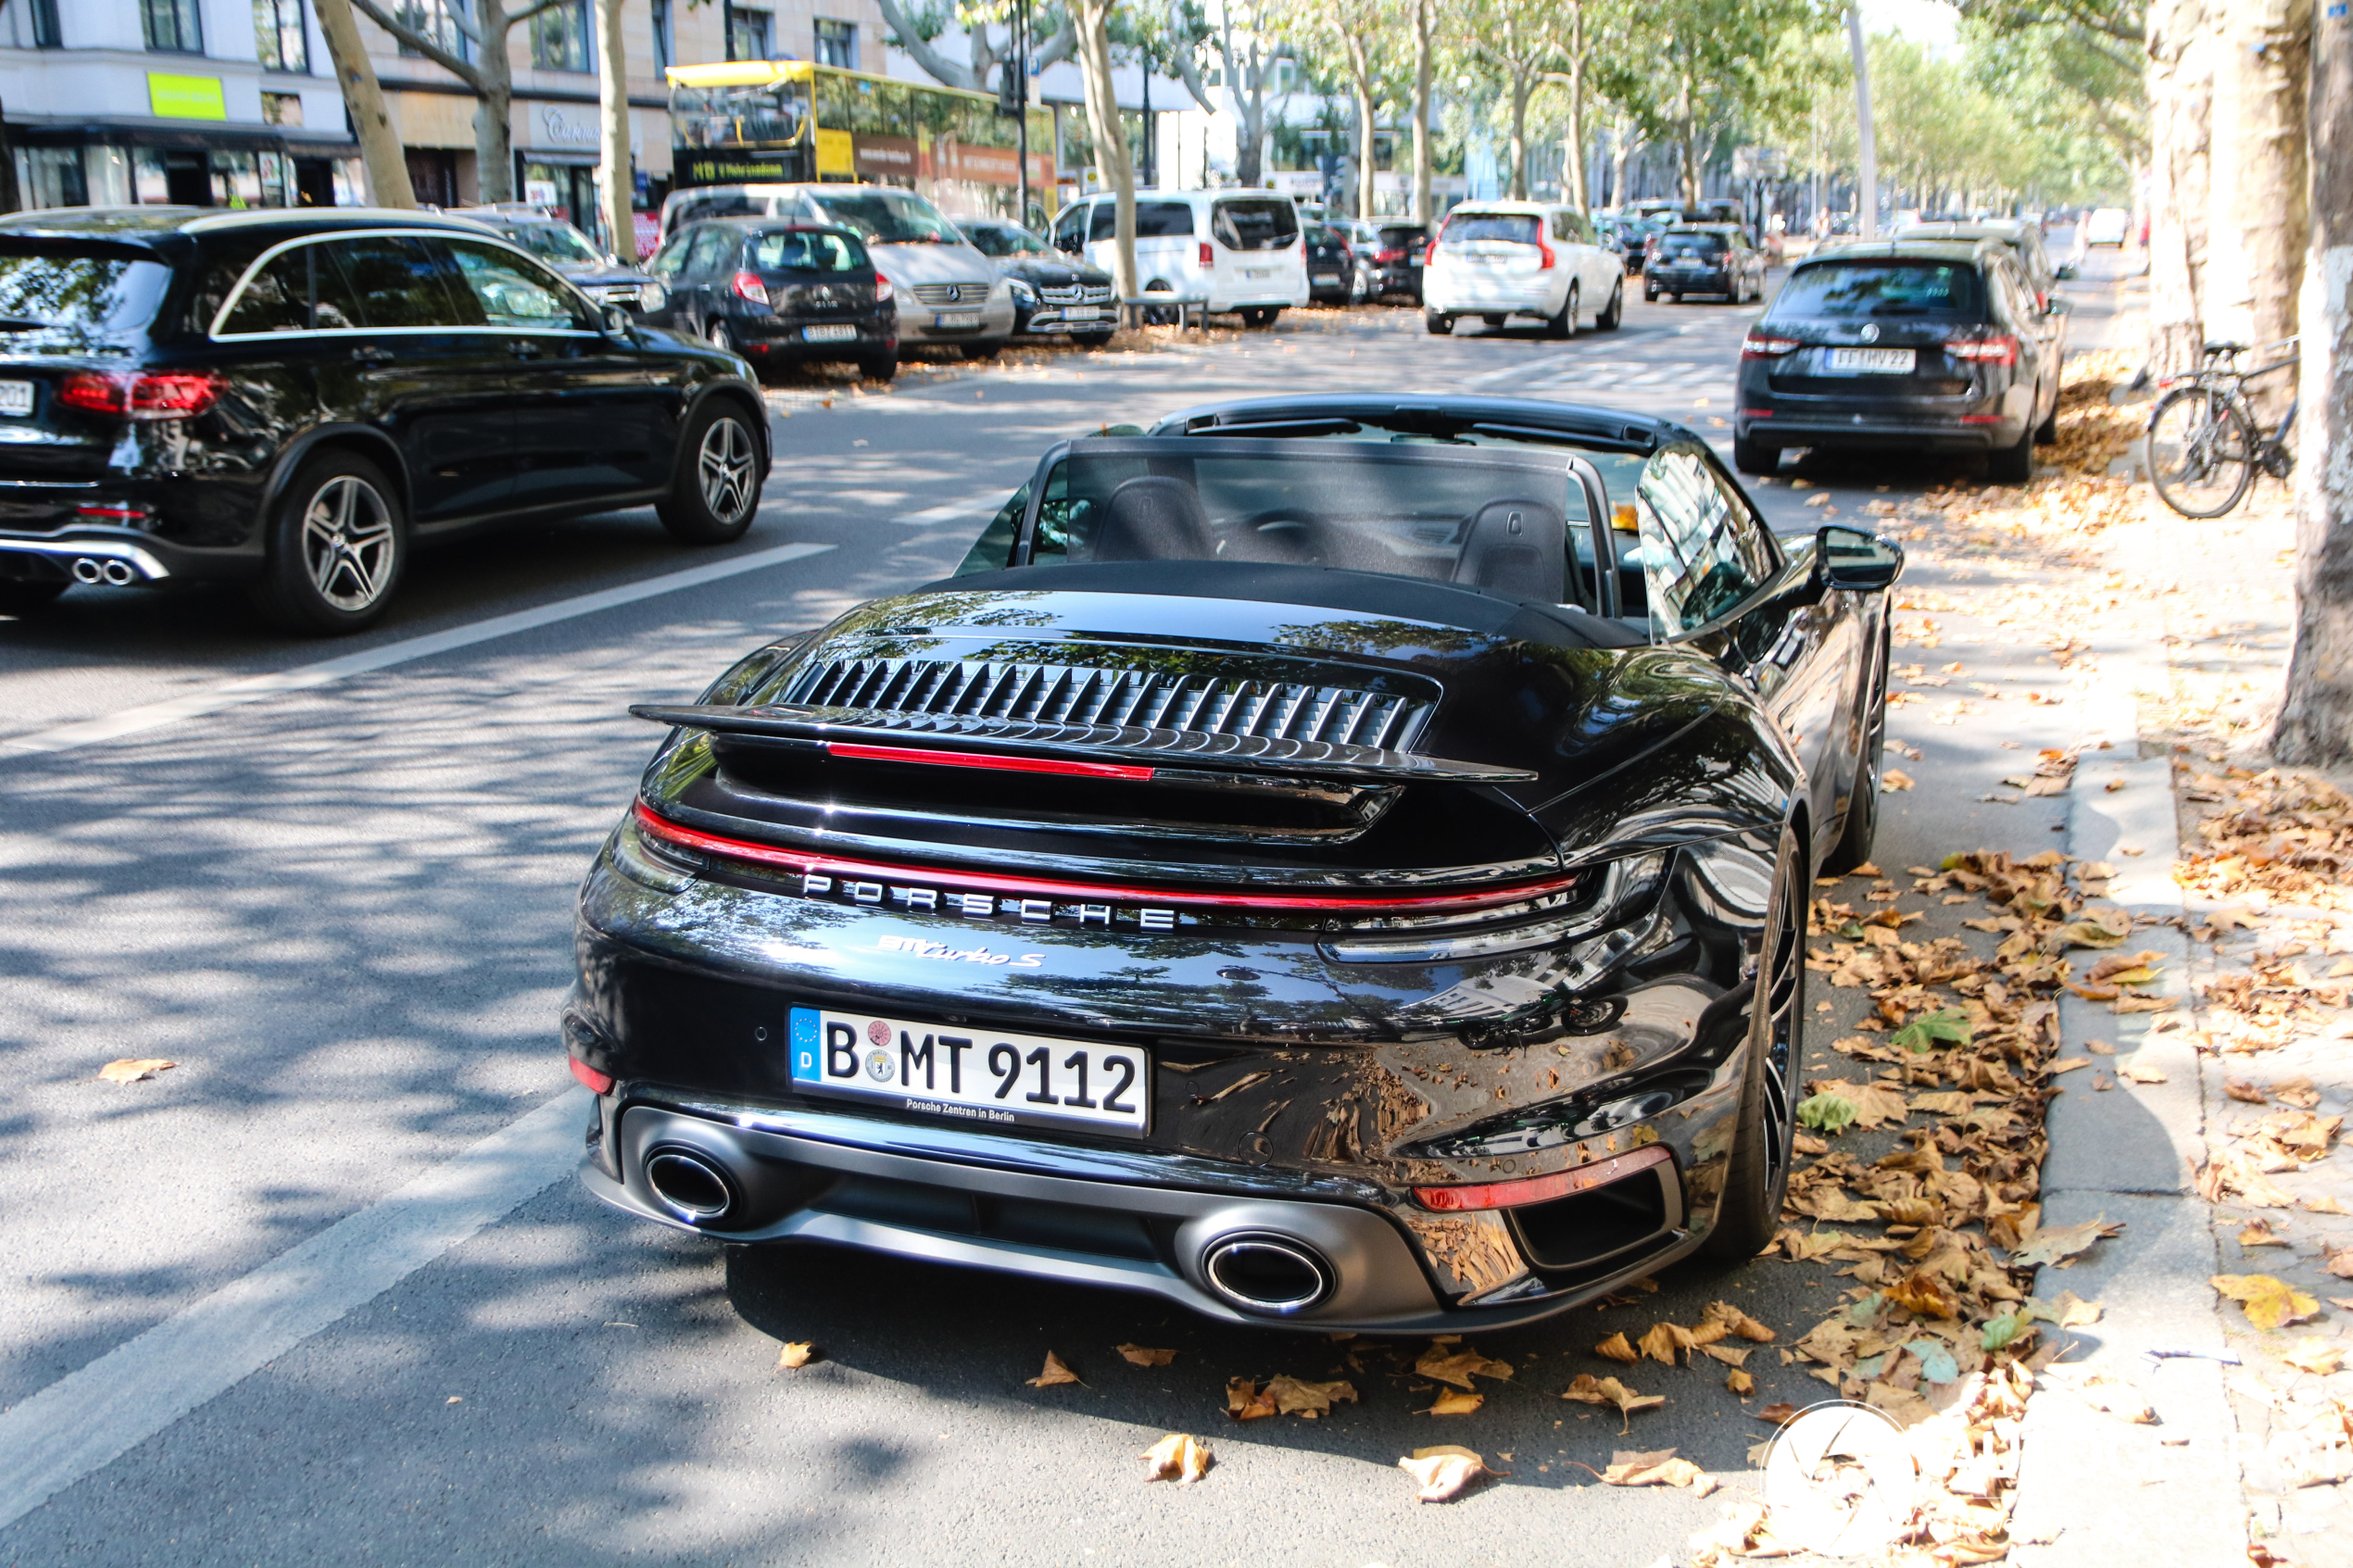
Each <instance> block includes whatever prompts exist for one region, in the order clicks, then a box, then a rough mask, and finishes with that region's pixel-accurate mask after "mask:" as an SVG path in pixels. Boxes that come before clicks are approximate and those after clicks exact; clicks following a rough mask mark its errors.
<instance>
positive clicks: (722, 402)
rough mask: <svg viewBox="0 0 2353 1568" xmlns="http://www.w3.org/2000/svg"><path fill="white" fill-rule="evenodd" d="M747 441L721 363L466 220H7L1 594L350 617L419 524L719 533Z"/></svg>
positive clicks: (733, 503)
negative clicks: (202, 586) (557, 522)
mask: <svg viewBox="0 0 2353 1568" xmlns="http://www.w3.org/2000/svg"><path fill="white" fill-rule="evenodd" d="M768 463H769V446H768V420H767V416H766V410H765V407H764V405H763V404H762V403H761V396H760V392H759V389H758V387H757V385H756V384H755V383H754V382H753V380H752V376H751V371H750V368H749V366H748V365H746V364H745V363H744V361H743V360H742V359H740V358H737V357H736V356H735V355H732V354H728V353H725V352H724V351H722V350H719V349H716V348H713V347H711V346H709V345H703V344H698V343H689V342H686V341H684V340H682V339H679V338H677V337H674V336H672V335H670V334H668V333H665V332H656V331H650V330H648V329H646V328H643V327H640V326H637V325H635V324H634V323H632V322H631V320H629V317H628V315H627V313H626V312H624V311H623V310H622V309H621V308H620V307H598V306H596V305H593V304H591V303H590V302H589V301H588V300H587V299H586V298H585V297H584V296H583V295H581V294H580V292H579V291H578V290H577V289H576V288H574V287H573V285H572V284H570V283H568V282H565V281H564V280H563V279H562V278H560V277H559V276H557V275H556V273H554V272H553V271H551V270H548V269H547V267H546V266H544V265H542V264H541V263H540V262H538V261H536V260H535V259H534V258H533V257H530V256H528V255H526V254H525V253H524V252H522V250H520V249H518V248H517V247H515V246H514V245H510V244H508V243H506V242H505V241H503V240H501V239H498V238H497V237H496V236H494V235H491V234H488V233H485V232H484V231H483V230H482V229H481V228H480V227H479V226H477V225H474V224H472V223H468V222H465V221H463V220H441V219H435V218H433V217H430V216H427V215H422V214H418V213H413V212H391V211H376V210H369V209H355V208H342V209H337V210H333V211H331V212H321V211H319V210H316V209H311V210H307V211H271V212H203V211H199V210H197V209H195V208H190V207H124V208H112V209H108V208H72V209H67V210H61V211H47V212H33V213H25V214H20V215H19V216H17V217H14V218H11V219H9V220H6V222H5V223H0V613H8V614H19V615H20V614H24V613H27V612H28V611H31V610H36V609H38V608H41V607H43V606H44V605H46V604H48V603H49V602H50V601H51V600H53V599H55V598H56V597H57V596H58V595H59V594H61V593H63V592H65V591H66V589H67V588H69V587H70V586H71V585H72V584H73V583H77V582H79V583H113V584H116V585H118V586H122V585H129V584H132V583H157V584H160V583H175V582H227V583H245V584H248V585H249V586H250V588H251V591H252V593H253V596H254V600H255V603H256V605H257V607H258V608H259V609H260V610H261V612H262V613H263V614H264V615H265V616H266V617H268V618H269V619H270V620H271V621H273V622H274V623H276V624H278V625H280V626H282V627H283V628H285V629H287V630H289V631H296V632H306V633H339V632H349V631H356V630H358V629H359V628H360V627H362V626H365V625H367V624H368V623H369V622H371V621H374V620H375V619H376V618H377V617H378V616H379V615H381V614H382V613H383V611H384V606H385V603H386V602H387V601H388V600H389V599H390V597H391V596H392V593H393V591H394V589H395V588H396V586H397V585H398V583H399V581H400V577H401V572H402V571H403V569H404V567H405V566H406V565H407V561H408V557H409V550H410V548H411V546H414V545H416V544H421V543H422V542H425V541H427V540H432V539H436V538H444V537H451V536H455V535H459V534H461V533H467V532H470V531H472V530H474V529H476V528H479V527H482V526H484V525H486V524H491V523H496V522H501V521H508V520H510V519H522V518H531V519H544V518H547V517H550V516H560V515H563V514H566V513H579V512H588V511H608V510H610V509H612V508H616V507H633V506H646V505H649V504H650V505H652V506H654V507H655V508H658V509H659V511H660V513H661V521H662V522H663V524H664V525H665V526H667V527H668V528H669V530H670V532H671V533H673V534H674V535H676V536H677V537H678V538H680V539H682V540H684V541H686V542H687V543H690V544H721V543H724V542H726V541H729V540H732V539H736V538H738V537H740V536H741V535H742V533H744V531H745V530H746V529H747V528H749V526H750V525H751V520H752V515H753V513H754V511H755V510H756V509H757V508H758V506H759V501H760V489H761V482H762V481H763V480H764V479H765V477H766V475H767V471H768Z"/></svg>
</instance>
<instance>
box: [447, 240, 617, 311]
mask: <svg viewBox="0 0 2353 1568" xmlns="http://www.w3.org/2000/svg"><path fill="white" fill-rule="evenodd" d="M449 251H450V254H451V256H452V257H455V258H456V260H457V263H458V274H459V276H460V277H462V278H463V279H465V281H466V286H467V287H468V288H469V289H471V290H472V291H473V296H474V298H475V299H477V300H479V301H481V303H482V313H483V317H484V320H486V321H487V322H488V323H489V324H490V325H491V326H494V327H534V328H537V329H539V330H541V331H555V332H564V331H570V330H573V329H575V328H577V329H585V328H586V327H587V326H588V322H587V320H585V318H584V317H583V316H582V315H581V313H580V311H579V309H578V308H577V307H576V306H575V305H574V304H573V298H572V291H571V290H570V289H568V288H566V287H565V286H564V285H563V283H562V282H560V280H559V279H558V278H557V277H556V276H555V274H553V273H551V272H548V271H547V270H544V269H542V268H541V267H540V266H539V265H538V264H537V263H536V262H533V261H527V260H525V259H524V258H523V257H520V256H515V255H512V254H510V253H509V252H506V251H502V250H497V249H494V248H492V247H491V246H489V245H480V244H477V243H475V242H474V241H472V240H452V241H450V242H449Z"/></svg>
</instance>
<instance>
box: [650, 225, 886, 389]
mask: <svg viewBox="0 0 2353 1568" xmlns="http://www.w3.org/2000/svg"><path fill="white" fill-rule="evenodd" d="M648 270H649V271H650V272H652V274H653V279H654V286H655V291H656V293H655V295H654V296H651V297H648V299H647V301H646V311H645V314H646V319H647V320H649V321H656V322H660V323H661V324H662V325H664V326H668V327H673V328H675V329H676V330H677V331H679V332H686V333H691V334H693V335H695V336H698V337H701V338H705V339H708V340H709V341H710V343H711V345H712V346H713V347H716V348H722V349H724V350H726V351H727V352H728V353H730V354H740V355H742V356H744V357H745V358H749V360H751V362H752V363H753V364H755V365H786V364H800V363H804V362H806V361H809V360H818V359H833V360H849V361H850V362H851V363H854V364H855V365H856V366H857V367H858V369H859V371H860V373H861V374H862V375H865V376H867V377H869V378H871V379H873V380H875V381H888V380H890V379H891V378H892V377H893V376H895V375H897V374H898V373H899V303H898V301H897V300H895V299H894V298H892V297H891V287H890V280H889V279H887V278H885V277H884V276H883V275H882V274H881V273H879V272H877V271H876V270H875V262H874V258H873V257H871V256H869V255H867V253H866V246H865V244H864V242H862V240H860V239H859V237H858V236H857V235H856V234H853V233H851V232H849V230H847V229H836V228H827V227H824V226H820V225H817V224H812V223H792V222H779V221H777V220H774V219H761V218H726V219H718V220H713V221H711V222H705V223H689V224H687V225H686V226H685V227H684V228H682V229H680V230H679V231H678V232H676V233H674V234H673V235H671V236H670V238H669V239H668V240H667V241H665V242H664V243H663V245H662V247H661V250H659V251H657V252H656V253H655V254H654V258H653V261H652V262H651V263H650V265H649V266H648Z"/></svg>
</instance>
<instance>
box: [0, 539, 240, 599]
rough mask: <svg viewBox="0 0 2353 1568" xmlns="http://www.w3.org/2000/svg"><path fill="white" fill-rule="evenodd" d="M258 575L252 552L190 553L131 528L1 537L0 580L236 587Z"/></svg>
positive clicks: (190, 550) (207, 551)
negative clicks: (165, 583) (186, 582)
mask: <svg viewBox="0 0 2353 1568" xmlns="http://www.w3.org/2000/svg"><path fill="white" fill-rule="evenodd" d="M260 570H261V557H260V556H259V554H258V553H255V552H249V551H237V550H197V549H190V548H187V547H186V546H179V545H173V544H170V543H169V542H167V541H165V540H161V539H157V538H156V537H155V536H154V535H152V534H147V533H140V532H139V531H137V530H135V529H129V528H66V529H61V530H59V531H58V532H57V533H38V534H33V533H0V576H8V577H31V578H36V579H39V578H47V579H50V580H52V581H54V580H57V579H58V578H67V579H70V580H72V581H74V582H80V583H110V584H113V585H115V586H118V587H121V586H128V585H131V584H133V583H161V582H165V581H167V580H175V581H188V582H200V583H201V582H209V583H238V582H245V581H248V580H250V579H251V578H253V577H255V576H258V574H259V572H260Z"/></svg>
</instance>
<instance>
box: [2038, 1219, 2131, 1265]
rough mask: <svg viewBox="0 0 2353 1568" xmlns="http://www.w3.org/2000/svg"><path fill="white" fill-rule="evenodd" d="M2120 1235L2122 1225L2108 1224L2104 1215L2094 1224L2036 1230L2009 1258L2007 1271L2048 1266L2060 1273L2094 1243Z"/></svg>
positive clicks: (2118, 1222)
mask: <svg viewBox="0 0 2353 1568" xmlns="http://www.w3.org/2000/svg"><path fill="white" fill-rule="evenodd" d="M2123 1234H2124V1225H2123V1223H2122V1222H2121V1221H2111V1220H2110V1219H2109V1218H2108V1216H2107V1215H2105V1214H2102V1215H2101V1216H2100V1217H2099V1218H2098V1219H2096V1220H2086V1221H2084V1222H2083V1223H2082V1224H2080V1225H2062V1226H2060V1227H2059V1228H2057V1229H2056V1230H2048V1229H2045V1230H2038V1231H2036V1232H2035V1233H2034V1234H2033V1236H2032V1237H2031V1238H2029V1239H2028V1241H2027V1243H2026V1245H2025V1246H2023V1247H2021V1248H2019V1249H2018V1250H2017V1251H2015V1252H2013V1253H2011V1254H2010V1267H2011V1268H2013V1269H2033V1268H2040V1267H2042V1266H2044V1265H2045V1264H2052V1265H2055V1266H2057V1267H2058V1268H2062V1269H2064V1268H2066V1267H2067V1266H2068V1265H2069V1264H2070V1262H2072V1261H2074V1259H2075V1257H2076V1256H2077V1255H2078V1254H2079V1253H2082V1252H2084V1251H2087V1250H2088V1249H2089V1248H2091V1246H2092V1244H2093V1243H2094V1242H2096V1241H2100V1240H2102V1239H2104V1238H2106V1237H2108V1236H2121V1235H2123Z"/></svg>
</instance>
